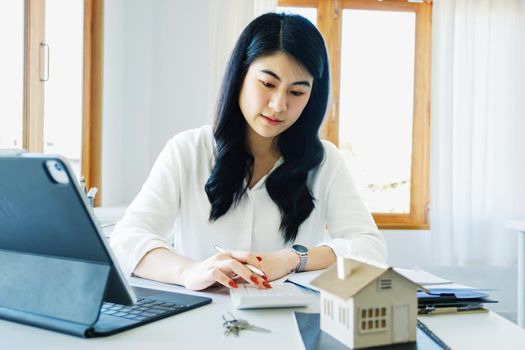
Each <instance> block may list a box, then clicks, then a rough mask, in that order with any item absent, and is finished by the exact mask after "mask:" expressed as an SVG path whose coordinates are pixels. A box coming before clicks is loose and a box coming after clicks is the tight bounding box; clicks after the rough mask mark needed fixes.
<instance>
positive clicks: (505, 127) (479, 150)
mask: <svg viewBox="0 0 525 350" xmlns="http://www.w3.org/2000/svg"><path fill="white" fill-rule="evenodd" d="M432 56H433V57H432V67H433V68H432V113H431V137H432V140H431V180H430V181H431V198H432V203H431V210H430V217H431V221H430V225H431V236H432V251H433V253H434V263H437V264H442V265H448V264H455V265H463V266H466V265H478V264H492V265H511V264H515V263H516V234H515V233H514V232H512V231H511V230H509V229H506V227H505V222H506V221H507V220H509V219H525V108H524V105H525V88H524V85H525V84H524V81H525V74H524V72H525V69H524V66H525V1H523V0H435V1H434V9H433V55H432Z"/></svg>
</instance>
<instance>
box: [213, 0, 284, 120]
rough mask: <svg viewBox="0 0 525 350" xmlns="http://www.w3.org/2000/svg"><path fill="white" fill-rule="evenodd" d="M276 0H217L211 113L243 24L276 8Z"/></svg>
mask: <svg viewBox="0 0 525 350" xmlns="http://www.w3.org/2000/svg"><path fill="white" fill-rule="evenodd" d="M276 7H277V0H214V1H212V4H211V18H212V23H211V25H210V30H211V32H210V42H211V48H210V53H211V55H210V72H211V74H210V77H211V79H210V86H209V94H208V96H209V101H208V112H209V113H208V114H209V115H213V112H214V111H215V106H216V102H217V94H218V92H219V88H220V85H221V83H222V79H223V76H224V70H225V69H226V64H227V63H228V59H229V58H230V54H231V52H232V50H233V47H234V46H235V43H236V41H237V39H238V38H239V35H240V34H241V32H242V30H243V29H244V27H246V26H247V25H248V23H250V21H251V20H253V19H254V18H255V17H257V16H259V15H261V14H263V13H266V12H271V11H274V10H275V8H276Z"/></svg>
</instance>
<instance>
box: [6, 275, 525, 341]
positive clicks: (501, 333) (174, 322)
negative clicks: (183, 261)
mask: <svg viewBox="0 0 525 350" xmlns="http://www.w3.org/2000/svg"><path fill="white" fill-rule="evenodd" d="M131 282H132V284H133V285H137V286H144V287H154V286H155V287H156V288H157V289H163V290H170V291H183V292H185V293H188V291H186V290H184V289H182V288H180V287H177V286H170V285H165V284H160V283H155V282H151V281H145V280H140V279H133V280H132V281H131ZM194 294H197V295H204V293H194ZM206 295H210V294H206ZM211 296H212V298H213V302H212V303H211V304H209V305H206V306H204V307H201V308H198V309H195V310H192V311H189V312H185V313H182V314H180V315H176V316H173V317H169V318H167V319H164V320H161V321H157V322H154V323H151V324H148V325H145V326H142V327H138V328H135V329H132V330H129V331H126V332H123V333H119V334H116V335H114V336H110V337H105V338H96V339H81V338H76V337H73V336H69V335H64V334H61V333H56V332H51V331H47V330H43V329H39V328H34V327H29V326H25V325H21V324H17V323H12V322H8V321H3V320H0V349H38V350H44V349H50V350H56V349H57V348H58V349H112V350H117V349H126V350H134V349H146V348H147V349H155V350H162V349H169V350H174V349H243V350H246V349H250V350H257V349H261V350H263V349H264V350H268V349H284V348H286V349H302V348H303V346H302V342H301V340H300V336H299V333H298V331H297V327H296V326H295V321H294V317H293V311H296V310H300V311H304V312H318V311H319V310H318V306H315V307H309V308H306V309H305V308H295V309H266V310H235V309H233V307H232V305H231V303H230V298H229V295H228V292H227V291H226V290H225V289H217V290H216V291H214V292H212V293H211ZM228 311H230V312H232V313H233V314H234V315H235V316H236V317H239V318H244V319H247V320H248V321H250V322H252V323H254V324H256V325H258V326H261V327H265V328H268V329H271V330H272V333H271V334H262V333H258V332H250V331H243V332H242V333H241V334H240V335H239V337H238V338H236V337H233V336H229V337H225V336H224V335H223V328H222V318H221V315H222V314H223V313H224V312H228ZM421 319H422V321H423V322H424V323H425V324H427V326H428V327H429V328H430V329H432V330H433V331H434V332H435V333H436V334H437V335H438V336H439V337H440V338H442V339H443V341H445V342H446V343H447V344H448V345H449V346H450V347H451V348H452V349H459V350H461V349H476V350H479V349H499V350H501V349H509V350H510V349H525V330H523V329H521V328H519V327H518V326H516V325H515V324H513V323H511V322H510V321H507V320H506V319H504V318H502V317H501V316H499V315H497V314H495V313H493V312H488V313H478V314H469V315H438V316H425V317H423V318H421Z"/></svg>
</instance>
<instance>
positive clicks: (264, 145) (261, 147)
mask: <svg viewBox="0 0 525 350" xmlns="http://www.w3.org/2000/svg"><path fill="white" fill-rule="evenodd" d="M246 144H247V146H248V149H249V151H250V153H251V154H252V155H253V157H254V158H255V159H266V158H274V159H278V158H279V157H280V153H279V148H278V146H277V137H273V138H268V137H262V136H261V135H259V134H257V133H256V132H255V131H253V130H252V129H251V128H250V127H248V131H247V135H246Z"/></svg>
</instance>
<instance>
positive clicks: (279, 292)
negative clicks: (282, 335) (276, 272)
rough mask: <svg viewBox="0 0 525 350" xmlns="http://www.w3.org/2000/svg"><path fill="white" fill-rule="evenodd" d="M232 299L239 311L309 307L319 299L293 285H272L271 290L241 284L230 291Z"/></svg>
mask: <svg viewBox="0 0 525 350" xmlns="http://www.w3.org/2000/svg"><path fill="white" fill-rule="evenodd" d="M230 297H231V299H232V303H233V306H234V307H236V308H237V309H257V308H274V307H298V306H308V305H309V304H311V303H313V302H314V301H315V300H316V299H317V295H316V293H315V292H311V291H308V290H306V289H304V288H301V287H298V286H296V285H294V284H292V283H277V284H272V288H271V289H262V288H258V287H257V286H254V285H253V284H240V285H239V288H233V289H230Z"/></svg>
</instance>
